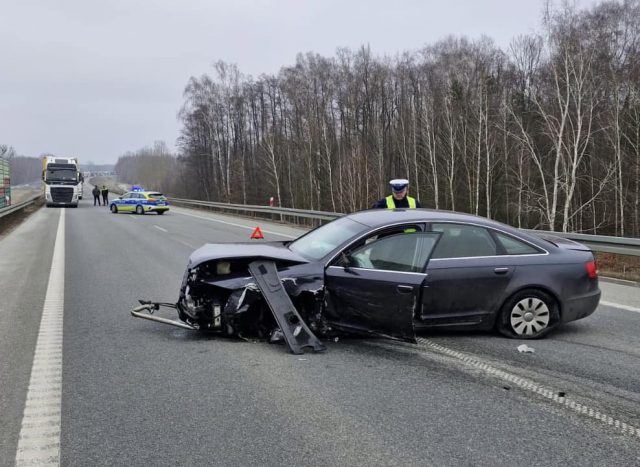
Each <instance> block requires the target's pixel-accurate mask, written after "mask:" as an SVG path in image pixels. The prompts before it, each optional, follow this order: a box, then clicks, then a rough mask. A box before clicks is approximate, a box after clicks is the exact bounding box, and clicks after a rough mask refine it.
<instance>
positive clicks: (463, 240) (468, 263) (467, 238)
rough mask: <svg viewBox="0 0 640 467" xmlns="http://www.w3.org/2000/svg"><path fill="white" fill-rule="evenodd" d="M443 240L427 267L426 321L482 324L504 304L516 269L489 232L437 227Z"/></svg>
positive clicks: (450, 225)
mask: <svg viewBox="0 0 640 467" xmlns="http://www.w3.org/2000/svg"><path fill="white" fill-rule="evenodd" d="M431 230H432V231H434V232H441V233H442V238H441V240H440V242H439V243H438V245H437V247H436V248H435V249H434V251H433V255H432V257H431V260H430V261H429V265H428V267H427V273H428V279H427V280H426V281H425V283H424V285H423V287H424V290H423V293H422V299H421V310H420V314H419V315H420V320H421V321H422V322H423V323H424V324H426V325H450V324H460V325H464V324H478V323H480V322H481V321H483V320H484V319H485V318H487V317H488V316H489V315H491V314H492V313H494V312H495V311H496V310H497V308H498V307H499V306H500V304H501V303H502V300H503V298H504V291H505V290H506V289H507V286H508V284H509V281H510V280H511V278H512V277H513V272H514V270H515V266H514V265H513V264H514V263H513V261H510V259H509V258H508V256H504V255H501V253H502V251H501V246H500V245H499V244H498V243H497V242H496V241H495V238H494V236H493V235H492V234H491V232H490V231H489V229H486V228H485V227H483V226H479V225H473V224H462V223H434V224H432V225H431Z"/></svg>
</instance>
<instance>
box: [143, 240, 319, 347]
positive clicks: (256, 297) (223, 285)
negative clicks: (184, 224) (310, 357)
mask: <svg viewBox="0 0 640 467" xmlns="http://www.w3.org/2000/svg"><path fill="white" fill-rule="evenodd" d="M323 277H324V276H323V268H322V266H321V265H318V264H314V263H311V264H310V263H309V262H308V261H307V260H305V259H304V258H302V257H300V256H297V255H295V254H293V253H292V252H291V251H289V250H288V249H287V248H286V246H285V245H284V244H283V243H282V242H274V243H262V244H259V245H255V244H216V245H205V246H203V247H202V248H200V249H198V250H196V251H195V252H194V253H193V254H192V255H191V257H190V259H189V264H188V266H187V269H186V271H185V274H184V276H183V280H182V284H181V287H180V296H179V299H178V302H177V303H176V304H175V305H173V306H172V308H176V309H177V312H178V317H179V318H180V320H181V321H183V322H184V323H186V325H187V326H189V327H190V328H192V329H198V330H201V331H214V332H220V333H222V334H225V335H228V336H237V337H241V338H262V339H269V340H270V341H272V342H273V341H278V340H285V342H286V343H287V344H288V345H289V348H290V349H291V351H292V352H294V353H301V352H302V349H303V348H304V347H311V348H313V349H314V350H324V346H323V345H322V344H321V343H320V342H319V341H318V339H317V337H316V336H315V334H314V332H317V333H319V334H320V335H325V334H326V333H327V332H329V331H330V327H329V326H328V325H327V323H326V322H325V321H324V319H323V316H322V300H323ZM141 303H142V302H141ZM144 303H150V302H144ZM156 309H157V307H156ZM138 311H139V310H138ZM147 311H150V312H153V311H152V310H150V309H148V308H147ZM134 316H138V317H143V316H140V314H139V313H138V314H134ZM147 318H148V317H147ZM154 319H155V320H158V319H156V318H154Z"/></svg>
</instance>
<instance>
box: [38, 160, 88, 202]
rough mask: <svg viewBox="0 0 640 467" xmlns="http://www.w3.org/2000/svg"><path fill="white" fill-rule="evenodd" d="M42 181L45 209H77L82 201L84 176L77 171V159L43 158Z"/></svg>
mask: <svg viewBox="0 0 640 467" xmlns="http://www.w3.org/2000/svg"><path fill="white" fill-rule="evenodd" d="M42 181H43V182H44V196H45V201H46V204H47V207H49V206H71V207H74V208H75V207H78V201H79V200H81V199H82V193H83V185H84V176H83V175H82V173H81V172H80V171H79V164H78V158H77V157H55V156H44V157H43V158H42Z"/></svg>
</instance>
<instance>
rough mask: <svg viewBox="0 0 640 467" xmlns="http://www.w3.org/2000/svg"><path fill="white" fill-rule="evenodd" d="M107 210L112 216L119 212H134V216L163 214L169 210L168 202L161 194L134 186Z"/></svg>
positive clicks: (112, 202)
mask: <svg viewBox="0 0 640 467" xmlns="http://www.w3.org/2000/svg"><path fill="white" fill-rule="evenodd" d="M109 208H110V209H111V212H112V213H114V214H117V213H119V212H135V213H136V214H144V213H146V212H157V213H158V214H164V213H165V211H168V210H169V202H168V201H167V198H166V196H164V195H163V194H162V193H158V192H157V191H144V190H142V189H140V188H138V187H135V186H134V187H133V190H132V191H129V192H127V193H125V194H124V195H122V196H120V197H119V198H117V199H115V200H113V201H111V204H110V205H109Z"/></svg>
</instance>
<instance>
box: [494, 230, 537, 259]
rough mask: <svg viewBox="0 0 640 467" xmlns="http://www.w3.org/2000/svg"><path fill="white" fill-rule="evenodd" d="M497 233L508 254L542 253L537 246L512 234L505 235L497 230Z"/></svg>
mask: <svg viewBox="0 0 640 467" xmlns="http://www.w3.org/2000/svg"><path fill="white" fill-rule="evenodd" d="M495 235H496V237H498V241H499V242H500V243H501V244H502V246H503V248H504V250H505V251H506V252H507V254H508V255H535V254H539V253H541V251H540V250H538V249H537V248H534V247H533V246H531V245H529V244H528V243H525V242H523V241H522V240H518V239H516V238H513V237H511V236H510V235H505V234H503V233H500V232H495Z"/></svg>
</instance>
